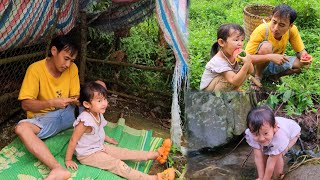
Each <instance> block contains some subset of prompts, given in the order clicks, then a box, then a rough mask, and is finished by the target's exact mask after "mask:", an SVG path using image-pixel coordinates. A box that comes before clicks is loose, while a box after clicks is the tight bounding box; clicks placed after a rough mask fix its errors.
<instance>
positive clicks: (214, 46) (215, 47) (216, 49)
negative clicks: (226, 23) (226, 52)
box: [210, 41, 219, 59]
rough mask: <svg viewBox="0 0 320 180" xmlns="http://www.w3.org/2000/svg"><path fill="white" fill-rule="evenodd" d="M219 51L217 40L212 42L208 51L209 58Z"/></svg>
mask: <svg viewBox="0 0 320 180" xmlns="http://www.w3.org/2000/svg"><path fill="white" fill-rule="evenodd" d="M218 51H219V44H218V41H217V42H215V43H213V45H212V47H211V51H210V59H211V58H212V57H213V56H214V55H216V54H217V53H218Z"/></svg>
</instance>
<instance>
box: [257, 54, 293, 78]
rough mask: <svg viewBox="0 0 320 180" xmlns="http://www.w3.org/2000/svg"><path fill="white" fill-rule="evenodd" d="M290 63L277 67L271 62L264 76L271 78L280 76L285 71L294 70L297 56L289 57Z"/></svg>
mask: <svg viewBox="0 0 320 180" xmlns="http://www.w3.org/2000/svg"><path fill="white" fill-rule="evenodd" d="M287 58H288V59H289V61H286V62H285V63H283V64H282V65H277V64H275V63H273V62H270V63H269V64H268V66H267V67H266V68H265V69H264V71H263V75H265V76H270V75H276V74H279V73H281V72H283V71H285V70H288V69H292V66H293V63H294V61H295V60H296V59H297V57H296V56H287Z"/></svg>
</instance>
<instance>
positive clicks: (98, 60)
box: [87, 58, 173, 75]
mask: <svg viewBox="0 0 320 180" xmlns="http://www.w3.org/2000/svg"><path fill="white" fill-rule="evenodd" d="M87 61H88V62H93V63H100V64H111V65H118V66H125V67H134V68H136V69H142V70H149V71H158V72H163V73H165V74H170V75H171V74H173V70H168V69H166V68H162V67H151V66H144V65H138V64H130V63H125V62H117V61H109V60H100V59H93V58H87Z"/></svg>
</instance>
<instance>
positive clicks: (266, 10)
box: [243, 4, 274, 40]
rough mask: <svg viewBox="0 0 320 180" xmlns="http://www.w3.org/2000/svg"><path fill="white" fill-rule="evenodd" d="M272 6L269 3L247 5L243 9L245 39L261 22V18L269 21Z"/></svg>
mask: <svg viewBox="0 0 320 180" xmlns="http://www.w3.org/2000/svg"><path fill="white" fill-rule="evenodd" d="M273 8H274V7H273V6H270V5H257V4H255V5H247V6H246V7H244V9H243V14H244V30H245V33H246V39H247V40H249V38H250V35H251V33H252V31H253V30H254V29H255V28H256V27H257V26H259V25H260V24H261V23H263V19H264V20H265V21H266V22H269V21H270V20H271V17H272V11H273Z"/></svg>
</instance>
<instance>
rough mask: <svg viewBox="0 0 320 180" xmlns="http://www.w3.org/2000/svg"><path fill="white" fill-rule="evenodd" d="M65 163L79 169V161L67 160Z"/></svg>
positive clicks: (73, 168) (69, 166)
mask: <svg viewBox="0 0 320 180" xmlns="http://www.w3.org/2000/svg"><path fill="white" fill-rule="evenodd" d="M65 164H66V167H67V168H71V169H72V170H77V169H78V165H77V163H75V162H74V161H72V160H65Z"/></svg>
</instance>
